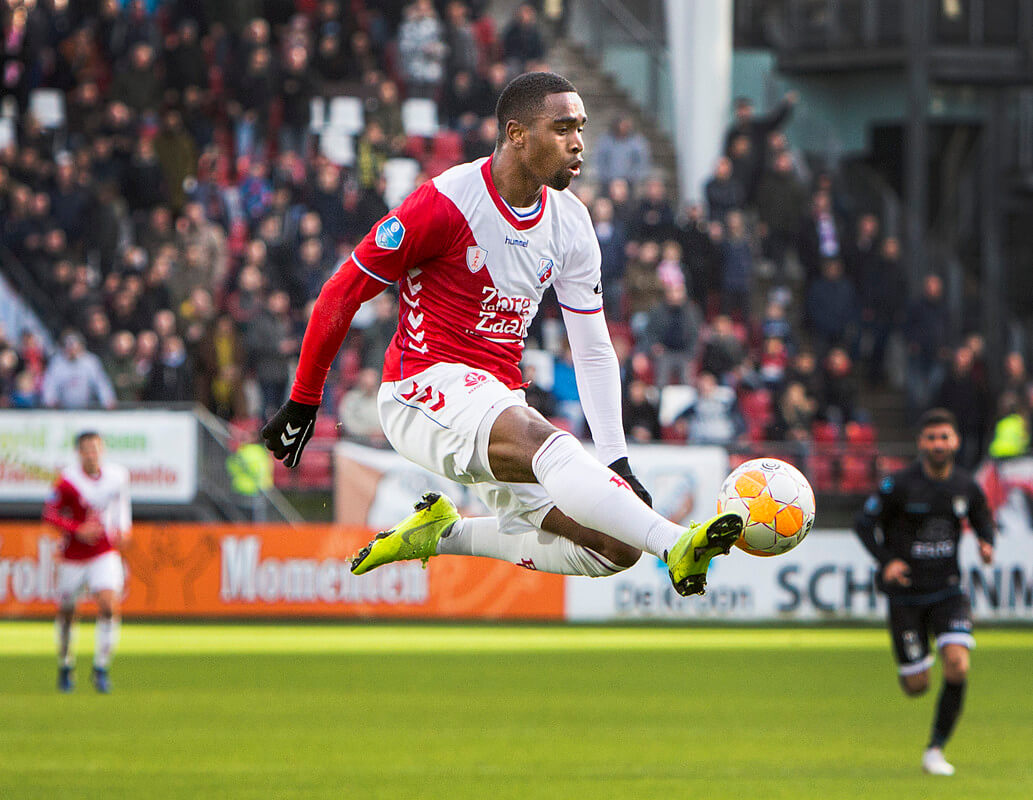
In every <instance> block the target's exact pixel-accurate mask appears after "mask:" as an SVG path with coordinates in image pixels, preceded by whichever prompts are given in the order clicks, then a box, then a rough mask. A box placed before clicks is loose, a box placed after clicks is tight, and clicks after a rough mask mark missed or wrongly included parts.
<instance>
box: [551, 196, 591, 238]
mask: <svg viewBox="0 0 1033 800" xmlns="http://www.w3.org/2000/svg"><path fill="white" fill-rule="evenodd" d="M549 199H550V200H551V201H552V202H553V203H555V204H556V211H557V212H558V214H559V215H560V218H561V219H563V220H565V221H568V222H570V223H571V224H574V225H579V226H587V227H589V228H591V227H592V216H591V214H589V213H588V206H586V205H585V204H584V203H583V202H582V200H581V198H580V197H578V196H577V195H576V194H574V192H573V190H572V189H570V188H569V187H568V188H566V189H563V190H562V191H557V190H555V189H550V190H549Z"/></svg>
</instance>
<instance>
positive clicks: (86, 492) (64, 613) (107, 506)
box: [43, 431, 133, 694]
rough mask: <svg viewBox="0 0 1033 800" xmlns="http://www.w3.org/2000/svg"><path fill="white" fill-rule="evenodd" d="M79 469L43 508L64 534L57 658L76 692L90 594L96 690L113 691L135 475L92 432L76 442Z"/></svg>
mask: <svg viewBox="0 0 1033 800" xmlns="http://www.w3.org/2000/svg"><path fill="white" fill-rule="evenodd" d="M76 449H77V450H78V455H79V460H78V463H76V464H73V465H72V466H69V467H66V468H65V469H63V470H61V473H60V475H59V476H58V479H57V482H56V483H55V484H54V490H53V493H52V494H51V496H50V498H49V499H48V500H47V502H46V504H45V505H44V506H43V521H44V522H48V523H50V524H51V525H54V526H55V527H57V528H59V529H60V530H61V531H62V532H63V533H64V552H63V558H62V560H61V562H60V563H59V565H58V573H57V594H58V604H59V605H58V612H57V621H56V626H57V658H58V681H57V687H58V689H59V690H60V691H63V692H70V691H71V690H72V689H73V688H74V686H75V683H74V680H73V678H72V675H73V672H74V669H75V667H74V656H73V655H72V653H71V638H72V624H73V622H74V621H75V605H76V602H77V601H78V599H79V596H80V594H82V592H83V591H84V590H86V591H89V592H90V594H92V595H93V597H94V598H95V599H96V601H97V612H98V613H97V640H96V647H95V649H94V655H93V685H94V687H95V688H96V689H97V691H98V692H102V693H104V694H107V693H108V692H110V691H111V681H110V679H109V677H108V667H109V665H110V663H111V655H112V653H113V652H114V649H115V645H116V644H117V642H118V628H119V598H120V597H121V595H122V588H123V585H124V582H125V574H124V571H123V569H122V556H121V554H120V553H119V551H118V549H117V548H118V547H120V546H121V544H122V542H124V541H125V540H126V539H127V538H128V536H129V531H130V527H131V525H132V514H133V511H132V503H131V501H130V498H129V471H128V470H127V469H126V468H125V467H122V466H120V465H118V464H112V463H110V462H105V461H104V441H103V440H102V439H101V438H100V435H99V434H98V433H95V432H93V431H86V432H84V433H81V434H79V436H78V437H77V438H76Z"/></svg>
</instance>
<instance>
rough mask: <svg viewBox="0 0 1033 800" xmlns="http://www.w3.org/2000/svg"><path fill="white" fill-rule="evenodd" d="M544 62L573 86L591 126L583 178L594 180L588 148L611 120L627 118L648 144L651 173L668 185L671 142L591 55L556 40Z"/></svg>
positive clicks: (672, 172) (671, 170) (672, 161)
mask: <svg viewBox="0 0 1033 800" xmlns="http://www.w3.org/2000/svg"><path fill="white" fill-rule="evenodd" d="M547 60H548V64H549V68H550V69H551V70H553V71H554V72H558V73H560V74H561V75H563V76H564V77H566V78H568V79H569V80H570V81H571V82H572V83H573V84H574V85H575V86H577V88H578V91H579V92H580V94H581V97H582V99H583V100H584V101H585V109H586V110H587V112H588V116H589V118H590V119H591V124H590V125H589V126H588V127H587V128H586V129H585V152H586V155H587V169H586V177H589V178H593V177H594V175H593V173H592V146H593V145H594V144H595V141H596V139H598V138H599V136H601V135H602V134H603V133H604V132H605V131H607V130H609V129H610V126H611V125H612V123H613V120H614V119H615V118H617V117H621V116H628V117H631V118H632V119H633V120H634V121H635V128H636V130H638V131H639V132H641V133H642V134H643V135H644V136H645V137H646V140H647V141H648V142H649V150H650V157H651V160H652V165H653V169H654V171H655V172H657V173H658V174H662V175H663V176H664V177H665V179H666V180H667V182H668V183H669V184H671V183H672V181H673V180H674V178H673V176H675V175H677V164H676V161H675V152H674V145H673V144H672V142H671V140H670V139H668V138H667V135H666V134H665V133H664V132H663V131H662V130H660V128H659V127H658V126H657V125H656V123H655V122H654V121H653V120H652V119H651V118H650V117H649V115H648V114H646V113H645V112H644V111H643V110H642V108H641V106H639V105H638V104H637V103H635V101H634V100H633V99H632V98H631V97H629V96H628V94H627V92H625V91H624V90H623V89H622V88H620V87H619V86H618V85H617V83H616V81H615V80H614V79H613V78H612V77H611V76H610V75H609V74H608V73H606V72H605V71H604V70H603V69H602V68H601V66H600V62H599V60H598V59H597V58H596V57H595V56H593V55H592V54H591V53H589V52H588V51H587V50H586V49H585V47H584V46H583V45H581V44H579V43H577V42H574V41H572V40H570V39H557V40H556V41H554V42H553V43H552V46H551V47H550V48H549V54H548V57H547ZM644 177H647V176H644ZM668 188H673V186H669V187H668Z"/></svg>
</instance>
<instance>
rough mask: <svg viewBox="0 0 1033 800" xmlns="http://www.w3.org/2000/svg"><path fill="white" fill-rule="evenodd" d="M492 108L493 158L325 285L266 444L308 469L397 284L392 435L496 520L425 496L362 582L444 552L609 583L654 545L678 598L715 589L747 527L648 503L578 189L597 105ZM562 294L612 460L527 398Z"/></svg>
mask: <svg viewBox="0 0 1033 800" xmlns="http://www.w3.org/2000/svg"><path fill="white" fill-rule="evenodd" d="M496 113H497V116H498V120H499V131H500V135H499V141H498V144H497V147H496V150H495V153H494V154H493V155H492V156H491V157H490V158H486V159H481V160H479V161H475V162H473V163H470V164H462V165H459V166H457V167H454V168H452V169H450V170H447V171H446V172H444V173H443V174H441V175H440V176H438V177H437V178H435V179H434V180H432V181H428V182H427V183H425V184H423V185H422V186H420V187H419V188H418V189H416V191H414V192H413V193H412V194H411V195H410V196H409V197H408V198H407V199H406V200H405V202H404V203H402V205H401V206H399V207H398V208H396V209H395V210H393V211H392V212H390V213H389V214H388V216H387V217H385V218H384V219H383V220H381V221H380V222H379V224H378V225H377V226H376V227H375V228H374V230H372V231H370V233H369V234H367V236H366V237H365V238H364V239H363V240H362V242H360V244H359V245H358V247H356V248H355V252H354V253H352V255H351V256H350V257H349V258H348V259H347V260H345V262H344V263H343V264H342V265H341V266H340V267H339V268H338V270H337V272H336V273H335V274H334V275H333V276H332V277H331V278H330V279H329V280H328V281H327V283H326V284H325V285H324V287H323V289H322V291H321V292H320V295H319V298H318V300H317V301H316V304H315V307H314V310H313V312H312V317H311V319H310V320H309V323H308V327H307V330H306V332H305V338H304V341H303V344H302V349H301V358H300V362H299V364H298V369H297V375H296V377H295V380H294V384H293V387H292V389H291V395H290V400H288V402H287V403H286V404H285V405H284V406H283V407H282V408H281V409H280V411H279V412H278V413H277V414H276V415H275V416H274V417H273V418H272V419H271V420H270V421H269V422H268V423H267V424H266V426H265V427H264V428H263V430H262V436H263V438H264V439H265V441H266V445H267V446H268V447H269V449H270V450H272V451H273V454H274V455H275V456H276V457H277V458H280V459H283V460H284V462H285V463H286V464H287V466H289V467H293V466H295V465H296V464H297V463H298V460H299V459H300V457H301V453H302V450H303V448H304V446H305V443H306V442H307V441H308V439H309V438H310V437H311V434H312V428H313V424H314V420H315V416H316V412H317V409H318V406H319V402H320V399H321V396H322V391H323V386H324V383H325V381H326V376H327V373H328V372H329V369H330V365H331V364H332V362H333V360H334V358H335V356H336V355H337V352H338V350H339V349H340V346H341V343H342V341H343V340H344V336H345V334H346V333H347V331H348V328H349V325H350V324H351V320H352V317H353V315H354V314H355V312H356V310H357V309H358V307H359V305H360V304H361V303H363V302H364V301H366V300H368V299H370V298H372V297H374V296H375V295H377V294H379V293H380V292H381V291H383V290H384V289H385V288H386V287H387V286H389V285H391V284H393V283H397V284H398V289H399V295H400V303H399V308H400V311H399V321H398V330H397V332H396V333H395V336H394V339H393V340H392V342H391V344H390V346H389V348H388V350H387V354H386V358H385V364H384V375H383V383H382V385H381V388H380V393H379V397H378V403H379V413H380V420H381V424H382V426H383V429H384V433H385V434H386V436H387V438H388V441H390V443H391V445H392V446H393V447H394V448H395V450H397V451H398V452H399V453H401V454H402V455H404V456H406V457H407V458H409V459H410V460H412V461H414V462H416V463H417V464H420V465H422V466H424V467H426V468H427V469H430V470H432V471H434V472H437V473H438V474H441V475H444V476H445V477H448V478H451V479H452V480H455V481H457V482H459V483H463V484H472V485H473V486H474V489H475V490H476V491H477V492H478V494H479V495H480V496H481V497H482V498H483V499H484V500H485V502H486V504H487V505H488V507H489V508H491V509H493V510H494V511H495V516H493V517H482V518H466V519H463V518H461V517H460V516H459V514H458V513H457V512H456V509H455V506H454V505H453V504H452V503H451V501H449V500H448V498H445V497H443V496H440V495H437V494H428V495H425V496H424V498H423V500H422V501H421V502H420V503H418V504H417V506H416V512H415V513H414V514H413V515H411V516H410V517H409V518H407V519H406V520H404V521H403V522H401V523H399V525H397V526H396V527H395V528H393V529H392V530H390V531H387V532H385V533H382V534H380V535H379V536H378V537H377V539H375V540H374V541H373V542H371V543H370V544H369V545H368V546H367V547H366V548H364V549H363V551H362V552H361V553H360V554H359V555H358V556H357V557H356V558H355V559H354V560H353V563H352V571H353V572H354V573H356V574H363V573H365V572H367V571H369V570H370V569H373V568H375V567H377V566H380V565H382V564H385V563H388V562H391V561H399V560H404V559H414V558H419V559H422V560H424V561H426V559H427V558H430V557H431V556H434V555H438V554H442V553H450V554H459V555H475V556H487V557H491V558H498V559H504V560H506V561H510V562H511V563H514V564H517V565H520V566H524V567H527V568H530V569H538V570H543V571H547V572H556V573H562V574H575V575H590V576H604V575H612V574H614V573H617V572H620V571H621V570H623V569H626V568H627V567H629V566H631V565H632V564H634V563H635V562H636V561H637V560H638V558H639V555H640V551H642V550H645V551H646V552H649V553H652V554H653V555H656V556H657V557H659V558H661V559H663V560H664V562H665V563H666V564H667V566H668V570H669V572H670V575H671V580H672V582H673V584H674V587H675V589H676V590H677V591H678V592H679V593H681V594H695V593H701V592H702V591H703V589H704V586H705V583H706V571H707V567H708V565H709V563H710V560H711V558H713V557H714V556H715V555H718V554H720V553H727V552H728V550H729V548H730V547H731V545H732V543H733V542H734V541H735V539H736V538H738V536H739V533H740V532H741V529H742V520H741V519H740V518H739V517H738V516H736V515H735V514H724V515H719V516H717V517H714V518H713V519H711V520H709V521H708V522H706V523H703V524H693V525H690V527H689V528H688V529H685V528H683V527H680V526H678V525H676V524H675V523H673V522H671V521H670V520H667V519H664V518H663V517H662V516H660V515H659V514H657V513H656V512H655V511H653V510H652V509H651V508H650V506H649V503H650V498H649V494H648V492H646V490H645V489H644V488H643V487H642V485H641V484H640V483H639V481H638V480H637V478H636V477H635V476H634V474H633V473H632V471H631V468H630V466H629V464H628V459H627V446H626V443H625V439H624V433H623V428H622V423H621V391H620V378H619V371H618V363H617V358H616V356H615V354H614V351H613V346H612V344H611V342H610V337H609V332H608V330H607V327H606V322H605V320H604V318H603V313H602V284H601V282H600V253H599V246H598V242H597V240H596V238H595V233H594V230H593V227H592V223H591V220H590V218H589V215H588V211H587V209H586V208H585V207H584V205H583V204H582V203H581V201H580V200H578V199H577V197H575V196H574V194H573V193H571V192H568V191H566V189H567V187H568V186H569V185H570V182H571V180H572V179H573V178H574V177H575V176H577V175H578V174H579V172H580V168H581V164H582V160H583V159H582V151H583V149H584V144H583V140H582V131H583V128H584V125H585V123H586V116H585V109H584V105H583V103H582V101H581V98H580V96H579V95H578V94H577V90H576V89H575V88H574V86H573V85H572V84H571V83H570V82H569V81H567V80H566V79H565V78H563V77H561V76H559V75H555V74H553V73H547V72H537V73H527V74H525V75H521V76H519V77H517V78H515V79H514V80H513V81H512V82H511V83H510V84H509V86H507V87H506V89H505V90H504V91H503V93H502V95H501V96H500V98H499V101H498V106H497V109H496ZM549 287H552V288H553V289H554V290H555V292H556V295H557V297H558V299H559V302H560V305H561V307H562V311H563V318H564V323H565V325H566V328H567V335H568V338H569V340H570V346H571V352H572V355H573V358H574V368H575V372H576V376H577V381H578V389H579V394H580V396H581V398H582V404H583V406H584V411H585V417H586V418H587V420H588V424H589V427H590V428H591V431H592V437H593V439H594V441H595V444H596V449H597V452H598V454H599V457H600V459H601V461H602V463H600V461H597V460H596V459H595V458H593V457H592V456H590V455H589V454H588V453H587V451H586V450H585V449H584V448H583V447H582V446H581V443H580V442H579V441H578V440H577V439H576V438H575V437H574V436H571V435H570V434H569V433H565V432H563V431H560V430H558V429H557V428H556V427H554V426H553V425H552V424H551V423H549V422H548V421H547V420H546V419H544V418H543V417H542V416H541V415H539V414H538V413H537V412H535V411H533V410H532V409H530V408H529V407H528V406H527V404H526V403H525V401H524V397H523V391H522V382H521V380H522V379H521V373H520V367H519V363H520V357H521V352H522V350H523V342H524V337H525V335H526V333H527V327H528V325H529V324H530V322H531V319H532V318H533V316H534V315H535V313H536V311H537V309H538V305H539V303H540V302H541V299H542V296H543V294H544V292H545V290H546V289H547V288H549ZM603 464H609V467H605V466H603Z"/></svg>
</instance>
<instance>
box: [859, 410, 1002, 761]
mask: <svg viewBox="0 0 1033 800" xmlns="http://www.w3.org/2000/svg"><path fill="white" fill-rule="evenodd" d="M959 445H960V438H959V436H958V424H957V420H956V419H955V418H954V415H953V414H951V413H950V412H949V411H946V410H944V409H932V410H930V411H927V412H926V413H925V414H923V415H922V418H921V419H920V420H919V425H918V460H917V461H916V462H915V463H914V464H912V465H911V466H910V467H907V468H906V469H904V470H901V471H900V472H898V473H896V474H894V475H890V476H888V477H886V478H884V479H883V481H882V484H881V485H880V486H879V491H878V493H877V494H874V495H872V496H871V497H870V498H868V501H867V502H866V503H865V506H864V510H863V511H862V512H861V514H860V515H859V516H858V518H857V526H856V527H857V535H858V536H859V537H860V538H861V542H862V543H863V544H864V546H865V547H866V548H867V549H868V552H870V553H871V554H872V555H873V556H874V557H875V559H876V560H877V561H878V562H879V576H878V583H879V588H880V589H882V591H883V592H885V593H886V596H887V599H888V600H889V627H890V633H891V635H892V636H893V648H894V651H895V653H896V657H897V663H898V664H899V665H900V685H901V688H903V690H904V692H905V694H907V695H909V696H912V697H916V696H918V695H920V694H923V693H924V692H925V691H926V690H927V689H928V688H929V668H930V666H932V663H933V660H934V656H933V655H932V654H930V652H929V634H934V635H935V636H936V646H937V648H938V649H939V651H940V653H941V656H942V658H943V688H942V689H941V690H940V699H939V702H938V703H937V706H936V717H935V719H934V720H933V730H932V736H931V738H930V740H929V746H928V747H927V748H926V751H925V753H924V754H923V756H922V768H923V769H924V770H925V771H926V772H928V773H930V774H932V775H953V774H954V767H953V766H951V765H950V764H949V763H947V761H946V759H945V758H944V757H943V747H944V745H945V744H946V743H947V740H948V739H949V738H950V735H951V731H952V730H953V729H954V724H955V722H957V719H958V717H959V716H960V714H961V706H962V702H963V700H964V698H965V681H966V679H967V677H968V666H969V650H970V649H971V648H972V647H973V646H974V645H975V640H974V639H973V638H972V609H971V607H970V605H969V601H968V597H966V596H965V594H964V593H963V592H962V590H961V571H960V569H959V567H958V540H959V539H960V538H961V530H962V522H963V521H965V520H967V521H968V522H969V524H971V526H972V528H973V529H974V530H975V533H976V536H978V537H979V555H980V557H981V558H982V560H983V563H985V564H989V563H990V562H991V561H992V560H993V555H994V547H993V543H994V524H993V518H992V517H991V514H990V510H989V507H988V506H987V502H986V498H985V497H984V496H983V492H982V490H981V489H980V488H979V486H978V485H977V484H976V482H975V481H974V480H973V479H972V476H971V474H969V473H968V472H967V471H965V470H964V469H962V468H961V467H958V466H956V465H955V463H954V457H955V454H956V453H957V452H958V447H959ZM880 533H881V536H880V535H879V534H880Z"/></svg>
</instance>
